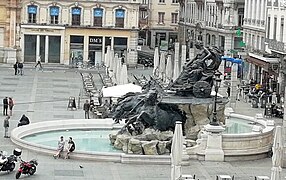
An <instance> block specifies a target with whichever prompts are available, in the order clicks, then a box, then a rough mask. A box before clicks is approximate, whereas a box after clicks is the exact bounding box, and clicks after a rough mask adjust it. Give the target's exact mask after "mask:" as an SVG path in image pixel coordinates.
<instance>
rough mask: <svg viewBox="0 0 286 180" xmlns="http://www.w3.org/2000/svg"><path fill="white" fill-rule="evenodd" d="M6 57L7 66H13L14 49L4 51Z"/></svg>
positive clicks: (14, 60)
mask: <svg viewBox="0 0 286 180" xmlns="http://www.w3.org/2000/svg"><path fill="white" fill-rule="evenodd" d="M6 57H7V63H8V64H14V63H15V62H16V49H10V48H7V49H6Z"/></svg>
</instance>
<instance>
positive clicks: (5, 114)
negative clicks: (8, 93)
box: [3, 97, 8, 116]
mask: <svg viewBox="0 0 286 180" xmlns="http://www.w3.org/2000/svg"><path fill="white" fill-rule="evenodd" d="M3 116H8V97H5V98H4V99H3Z"/></svg>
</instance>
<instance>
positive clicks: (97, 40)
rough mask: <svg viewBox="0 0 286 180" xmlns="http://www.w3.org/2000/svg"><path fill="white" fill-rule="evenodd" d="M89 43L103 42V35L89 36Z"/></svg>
mask: <svg viewBox="0 0 286 180" xmlns="http://www.w3.org/2000/svg"><path fill="white" fill-rule="evenodd" d="M89 44H102V37H96V36H89Z"/></svg>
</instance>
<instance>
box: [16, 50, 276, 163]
mask: <svg viewBox="0 0 286 180" xmlns="http://www.w3.org/2000/svg"><path fill="white" fill-rule="evenodd" d="M200 48H201V49H202V51H201V53H199V54H198V55H197V56H196V58H195V59H194V60H192V61H190V62H188V63H187V64H186V66H185V67H184V69H183V71H182V73H181V74H180V75H179V77H178V78H177V79H176V80H175V81H174V82H170V84H169V85H168V86H167V88H164V87H163V86H161V85H160V83H159V82H158V81H157V80H156V79H151V81H149V82H148V83H147V84H146V85H145V86H144V87H143V90H145V91H144V92H143V93H141V94H137V93H128V94H126V95H125V96H123V97H121V98H119V99H118V101H117V105H115V106H114V108H113V110H112V113H113V117H114V120H115V121H116V122H119V121H120V120H123V121H126V123H124V124H114V122H113V119H96V120H82V119H71V120H59V121H57V123H56V124H54V123H52V122H49V121H46V122H40V123H32V124H30V125H27V126H22V127H18V128H15V129H14V130H13V131H12V132H11V140H12V141H13V142H14V143H15V144H17V145H19V146H21V147H24V148H27V149H30V150H34V151H38V152H42V153H47V154H50V155H52V154H54V152H55V150H56V147H55V146H54V145H53V144H51V142H49V143H48V144H45V142H41V139H43V138H41V136H38V135H41V134H46V136H47V135H50V134H52V132H55V131H56V132H57V133H56V134H57V135H58V134H61V133H66V132H67V130H68V132H75V131H76V132H78V131H79V130H80V131H86V132H87V131H96V130H100V131H99V135H98V134H94V135H90V136H91V137H90V138H91V139H92V141H94V144H95V145H97V144H99V143H96V139H95V138H94V137H97V136H104V138H103V139H105V140H106V141H107V142H108V140H110V143H111V144H112V145H113V146H114V147H112V146H111V147H109V145H107V144H106V142H104V143H102V146H108V149H104V150H102V151H101V150H98V149H94V150H92V149H77V150H76V151H75V152H74V153H73V154H72V156H71V157H72V158H80V159H91V160H101V161H112V162H121V163H156V164H169V163H170V156H169V153H170V146H171V143H172V142H171V139H172V136H173V130H174V127H175V121H177V120H179V121H181V122H183V129H184V135H185V138H186V140H185V146H186V148H185V151H186V153H185V154H186V156H185V157H184V158H183V159H184V161H185V162H188V160H189V159H190V158H195V159H200V160H206V159H207V158H206V150H207V148H208V146H207V143H208V142H207V140H208V135H209V134H208V133H209V131H208V130H207V128H206V127H205V125H206V124H209V123H210V119H212V118H213V115H214V114H213V105H212V104H213V99H212V96H211V89H212V86H213V75H214V72H216V71H217V69H218V67H219V65H220V62H221V59H220V57H221V54H220V51H219V50H218V49H216V48H210V47H207V48H206V47H200ZM206 61H210V63H206ZM154 87H155V89H154ZM218 101H219V104H218V107H217V110H216V114H215V115H216V117H217V119H218V121H219V122H220V125H221V126H222V127H226V131H224V132H222V134H221V137H222V138H221V139H222V142H221V145H222V149H221V150H222V151H223V158H222V160H224V161H232V160H235V161H236V160H238V159H239V160H249V159H260V158H264V157H266V156H267V155H268V153H269V151H270V150H271V147H272V145H271V142H272V139H273V133H272V132H273V125H272V124H270V122H269V121H264V120H263V119H260V118H259V117H256V118H253V117H247V116H243V115H239V114H235V113H233V112H230V111H227V113H226V117H227V118H225V104H226V103H227V102H228V100H227V99H226V98H223V97H220V98H218ZM225 119H226V120H225ZM237 123H238V125H235V124H237ZM227 126H229V127H227ZM241 126H244V127H247V130H248V131H246V132H241V131H240V132H239V131H238V130H240V129H241V128H240V127H241ZM231 128H233V129H231ZM244 129H245V128H244ZM74 130H75V131H74ZM106 130H107V131H106ZM103 131H104V133H103ZM100 133H101V134H100ZM106 133H107V134H109V137H108V138H109V139H108V138H107V136H106ZM67 135H68V136H72V137H73V138H74V139H75V140H77V139H78V140H79V142H81V141H82V140H80V137H83V138H84V139H86V136H85V135H84V133H83V135H77V133H74V134H67ZM33 136H34V137H36V138H34V137H33ZM77 136H78V137H77ZM33 138H34V139H33ZM55 138H56V139H54V141H55V143H56V141H57V138H58V137H55ZM43 141H45V140H43ZM86 141H87V140H86ZM82 146H83V147H85V146H88V144H87V145H84V143H83V144H82ZM116 149H117V150H116ZM111 151H112V152H111Z"/></svg>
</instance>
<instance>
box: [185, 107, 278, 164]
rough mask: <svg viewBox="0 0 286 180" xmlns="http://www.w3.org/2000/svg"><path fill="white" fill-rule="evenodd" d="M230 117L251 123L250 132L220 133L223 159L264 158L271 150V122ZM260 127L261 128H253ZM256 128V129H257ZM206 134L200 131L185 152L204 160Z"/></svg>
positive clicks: (272, 128) (236, 116)
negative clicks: (191, 145) (194, 142)
mask: <svg viewBox="0 0 286 180" xmlns="http://www.w3.org/2000/svg"><path fill="white" fill-rule="evenodd" d="M230 118H239V119H243V121H248V122H249V124H253V130H252V131H251V132H244V133H237V134H227V133H222V150H223V153H224V161H245V160H257V159H262V158H266V157H268V156H269V152H271V148H272V142H273V137H274V136H273V130H274V126H273V124H271V123H269V122H268V121H267V120H263V119H256V118H254V117H249V116H244V115H240V114H235V113H231V114H230ZM255 127H261V128H255ZM257 129H258V130H257ZM207 139H208V134H207V132H206V131H202V134H201V136H200V138H199V139H198V140H197V145H196V146H194V147H189V148H187V149H186V151H187V154H188V155H189V156H190V157H192V158H195V159H199V160H205V150H206V147H207Z"/></svg>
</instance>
